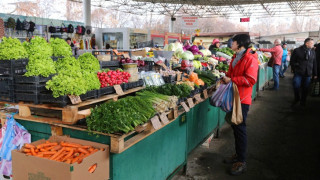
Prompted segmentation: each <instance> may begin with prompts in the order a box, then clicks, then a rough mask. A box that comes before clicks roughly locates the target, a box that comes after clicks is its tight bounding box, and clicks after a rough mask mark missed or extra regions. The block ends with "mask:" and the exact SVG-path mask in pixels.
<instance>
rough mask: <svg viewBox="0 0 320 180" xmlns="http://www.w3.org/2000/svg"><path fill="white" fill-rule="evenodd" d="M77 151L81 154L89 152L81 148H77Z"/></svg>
mask: <svg viewBox="0 0 320 180" xmlns="http://www.w3.org/2000/svg"><path fill="white" fill-rule="evenodd" d="M77 150H78V151H79V152H81V153H85V154H89V152H88V151H87V150H85V149H83V148H78V149H77Z"/></svg>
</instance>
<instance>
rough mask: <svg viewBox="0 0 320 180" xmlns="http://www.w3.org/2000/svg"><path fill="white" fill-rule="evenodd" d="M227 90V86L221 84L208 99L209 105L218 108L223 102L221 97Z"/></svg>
mask: <svg viewBox="0 0 320 180" xmlns="http://www.w3.org/2000/svg"><path fill="white" fill-rule="evenodd" d="M227 88H228V84H221V85H220V86H219V88H218V89H217V90H216V91H215V92H214V93H213V95H212V96H211V98H210V101H209V102H210V104H211V105H212V106H215V107H220V106H221V104H222V101H223V95H224V93H225V91H226V90H227Z"/></svg>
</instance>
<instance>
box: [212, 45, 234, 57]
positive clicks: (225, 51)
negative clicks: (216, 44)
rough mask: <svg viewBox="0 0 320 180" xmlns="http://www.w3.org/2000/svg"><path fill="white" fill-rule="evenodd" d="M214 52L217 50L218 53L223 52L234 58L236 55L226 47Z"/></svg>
mask: <svg viewBox="0 0 320 180" xmlns="http://www.w3.org/2000/svg"><path fill="white" fill-rule="evenodd" d="M214 50H216V51H217V52H222V53H224V54H226V55H228V56H231V57H232V56H233V54H234V53H235V52H234V51H233V50H232V49H230V48H228V47H225V48H221V49H220V48H215V49H214Z"/></svg>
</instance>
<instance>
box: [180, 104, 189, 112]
mask: <svg viewBox="0 0 320 180" xmlns="http://www.w3.org/2000/svg"><path fill="white" fill-rule="evenodd" d="M181 105H182V107H183V109H184V110H185V111H186V112H189V111H190V108H189V107H188V106H187V105H186V103H185V102H181Z"/></svg>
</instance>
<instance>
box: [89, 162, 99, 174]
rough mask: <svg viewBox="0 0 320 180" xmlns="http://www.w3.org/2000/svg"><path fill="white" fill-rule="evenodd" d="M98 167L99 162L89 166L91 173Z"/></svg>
mask: <svg viewBox="0 0 320 180" xmlns="http://www.w3.org/2000/svg"><path fill="white" fill-rule="evenodd" d="M96 169H97V164H94V165H92V166H90V167H89V170H88V171H89V173H93V172H94V171H95V170H96Z"/></svg>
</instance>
